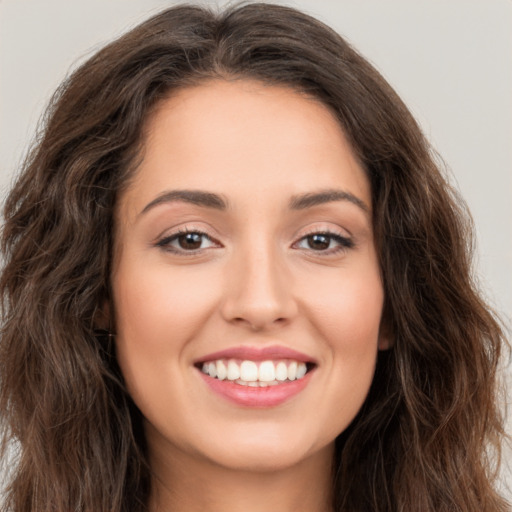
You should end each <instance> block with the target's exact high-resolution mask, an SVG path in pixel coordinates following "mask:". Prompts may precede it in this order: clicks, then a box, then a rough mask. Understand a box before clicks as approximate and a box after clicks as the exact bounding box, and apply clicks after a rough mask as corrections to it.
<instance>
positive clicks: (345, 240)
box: [292, 227, 356, 257]
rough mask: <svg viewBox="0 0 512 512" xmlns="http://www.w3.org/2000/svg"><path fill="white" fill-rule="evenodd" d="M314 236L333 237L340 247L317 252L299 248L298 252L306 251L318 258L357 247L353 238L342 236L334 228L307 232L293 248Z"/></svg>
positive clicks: (315, 229) (319, 228)
mask: <svg viewBox="0 0 512 512" xmlns="http://www.w3.org/2000/svg"><path fill="white" fill-rule="evenodd" d="M313 235H326V236H329V237H331V239H333V240H335V241H337V243H338V246H337V247H335V248H331V249H325V250H315V249H311V248H310V249H303V248H299V247H298V248H297V249H298V250H304V251H307V252H311V253H313V254H316V255H318V256H324V257H326V256H330V255H334V254H337V253H339V252H345V251H347V250H349V249H353V248H354V247H355V245H356V244H355V241H354V239H353V237H352V236H347V235H345V234H342V233H341V232H340V231H339V230H335V229H332V228H321V227H318V228H312V229H310V230H308V231H307V232H305V233H303V234H301V236H300V237H299V238H298V239H297V240H296V241H295V242H294V243H293V244H292V247H294V246H296V245H297V244H299V243H300V242H302V241H303V240H304V239H306V238H308V237H310V236H313Z"/></svg>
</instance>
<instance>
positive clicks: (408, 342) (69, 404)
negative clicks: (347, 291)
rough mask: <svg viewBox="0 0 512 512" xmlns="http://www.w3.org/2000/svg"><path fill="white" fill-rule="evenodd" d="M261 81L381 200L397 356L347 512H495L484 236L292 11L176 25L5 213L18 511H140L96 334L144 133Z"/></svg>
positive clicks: (4, 404) (78, 109)
mask: <svg viewBox="0 0 512 512" xmlns="http://www.w3.org/2000/svg"><path fill="white" fill-rule="evenodd" d="M211 79H229V80H238V79H254V80H258V81H260V82H263V83H266V84H272V85H279V86H285V87H290V88H293V89H294V90H297V91H300V92H301V93H303V94H306V95H308V96H311V97H314V98H316V99H318V100H320V101H321V102H322V103H323V104H324V105H326V106H327V107H328V108H330V109H331V110H332V111H333V112H334V114H335V115H336V116H337V118H338V120H339V122H340V125H341V126H342V128H343V130H344V131H345V133H346V135H347V137H348V139H349V141H350V143H351V145H352V148H353V150H354V151H355V152H356V154H357V155H358V156H359V158H360V161H361V162H362V164H363V166H364V168H365V170H366V172H367V175H368V178H369V180H370V183H371V190H372V202H373V224H374V231H375V239H376V246H377V250H378V254H379V261H380V266H381V271H382V275H383V281H384V289H385V309H384V321H385V323H386V326H387V328H388V329H389V331H390V332H391V333H392V336H393V339H394V346H393V348H392V349H391V350H389V351H386V352H381V353H380V354H379V357H378V361H377V367H376V374H375V377H374V382H373V384H372V387H371V389H370V392H369V395H368V397H367V399H366V401H365V403H364V405H363V407H362V409H361V411H360V412H359V413H358V415H357V417H356V418H355V420H354V421H353V422H352V424H351V425H350V427H349V428H348V429H347V430H346V431H344V432H343V433H342V434H340V436H339V437H338V439H337V440H336V460H335V465H334V466H335V471H334V472H333V488H334V496H335V498H334V504H333V507H334V510H336V511H337V512H366V511H368V510H372V511H374V512H392V511H408V512H409V511H421V512H434V511H435V512H453V511H456V510H461V511H466V512H491V511H492V512H496V511H504V510H507V504H506V502H505V500H504V499H502V498H501V497H500V496H499V495H498V493H497V492H496V491H495V490H494V479H495V477H496V470H497V465H498V461H499V454H500V440H501V438H502V436H503V434H504V432H503V418H502V416H501V413H500V409H499V407H498V405H497V404H498V394H499V393H498V392H499V387H498V384H497V382H498V380H497V369H498V363H499V360H500V349H501V348H502V347H503V346H504V344H505V340H504V337H503V334H502V331H501V330H500V325H499V322H498V321H497V320H496V318H495V316H494V315H493V313H492V312H491V311H490V310H489V308H488V307H487V306H486V304H485V303H484V302H483V301H482V299H481V297H480V296H479V293H478V291H477V288H476V286H475V284H474V282H473V280H472V273H471V254H472V242H471V223H470V221H469V216H468V215H467V212H466V211H465V207H464V206H463V203H462V202H461V200H460V199H459V198H458V197H457V195H456V193H455V192H454V191H453V190H452V189H451V188H450V186H449V185H448V183H447V181H446V179H445V177H444V176H443V173H442V172H441V170H440V169H439V165H438V164H437V163H436V159H435V157H434V156H433V152H432V151H431V149H430V147H429V144H428V142H427V141H426V139H425V138H424V136H423V135H422V133H421V131H420V129H419V127H418V125H417V123H416V122H415V120H414V119H413V117H412V116H411V114H410V113H409V111H408V110H407V108H406V107H405V106H404V104H403V103H402V101H401V100H400V99H399V98H398V96H397V95H396V94H395V92H394V91H393V90H392V89H391V87H390V86H389V85H388V84H387V83H386V81H385V80H384V79H383V78H382V77H381V76H380V74H379V73H378V72H377V71H376V70H375V69H374V68H373V67H372V66H371V65H370V64H369V63H368V62H367V61H366V60H365V59H364V58H363V57H361V56H360V55H359V54H358V53H357V52H356V51H355V50H354V49H353V48H351V46H350V45H349V44H348V43H347V42H346V41H345V40H344V39H343V38H342V37H340V36H339V35H338V34H336V33H335V32H334V31H333V30H331V29H330V28H328V27H327V26H325V25H324V24H322V23H321V22H319V21H317V20H315V19H313V18H311V17H309V16H308V15H305V14H303V13H301V12H299V11H296V10H294V9H292V8H288V7H283V6H278V5H270V4H257V3H256V4H247V5H245V4H244V5H238V6H235V7H232V8H229V9H227V10H225V11H223V12H215V11H213V10H211V9H208V8H203V7H198V6H192V5H181V6H176V7H172V8H170V9H167V10H165V11H163V12H161V13H159V14H157V15H156V16H154V17H153V18H151V19H149V20H148V21H145V22H144V23H142V24H141V25H139V26H138V27H136V28H135V29H133V30H131V31H130V32H128V33H127V34H125V35H123V36H122V37H120V38H119V39H118V40H116V41H114V42H113V43H111V44H109V45H108V46H106V47H105V48H104V49H102V50H101V51H99V52H98V53H97V54H96V55H94V56H93V57H92V58H90V59H89V60H88V61H87V62H86V63H85V64H83V65H82V66H81V67H80V68H79V69H78V70H76V71H75V72H74V73H73V74H72V75H71V76H70V77H69V78H68V79H67V80H66V81H65V82H64V83H63V84H62V86H61V87H60V89H59V90H58V91H57V93H56V94H55V96H54V97H53V99H52V101H51V104H50V106H49V108H48V111H47V114H46V117H45V119H44V125H43V129H42V130H41V131H40V134H39V136H38V140H37V142H36V144H35V146H34V148H33V150H32V151H31V153H30V154H29V156H28V157H27V159H26V162H25V164H24V167H23V169H22V171H21V173H20V175H19V176H18V178H17V181H16V183H15V185H14V187H13V189H12V191H11V193H10V195H9V196H8V199H7V201H6V204H5V208H4V217H5V224H4V227H3V232H2V239H1V243H2V250H3V254H4V257H5V266H4V269H3V273H2V275H1V279H0V290H1V297H2V307H3V320H2V331H1V345H0V376H1V377H0V379H1V383H0V385H1V388H0V411H1V417H2V427H3V446H4V457H5V456H6V453H9V452H10V453H11V454H13V455H12V457H13V462H12V464H11V470H10V475H11V480H10V483H9V485H8V487H7V490H6V494H5V502H4V504H3V508H2V510H4V511H10V512H30V511H37V512H50V511H51V512H63V511H70V510H73V511H83V512H100V511H103V512H107V511H109V512H142V511H144V510H147V501H148V496H149V492H150V485H151V473H150V468H149V466H148V463H147V457H146V448H145V441H144V434H143V431H142V428H141V415H140V412H139V411H138V410H137V408H136V407H135V406H134V404H133V403H132V401H131V400H130V397H129V396H128V394H127V393H126V391H125V388H124V385H123V379H122V376H121V374H120V371H119V368H118V366H117V363H116V359H115V351H114V347H113V344H112V343H111V340H110V338H109V336H108V335H107V334H106V333H105V332H101V331H98V329H97V319H98V314H99V312H100V311H101V307H102V305H103V304H104V303H105V301H109V300H110V297H111V293H110V268H111V257H112V246H113V240H112V237H113V232H114V217H113V210H114V207H115V205H116V197H118V194H119V192H120V191H121V190H122V189H123V187H125V186H126V184H127V183H128V182H129V180H130V178H131V177H132V176H133V175H134V173H135V172H136V169H137V159H138V156H139V155H140V152H141V147H142V132H143V128H144V123H145V120H146V119H147V117H148V115H149V113H150V111H151V110H152V109H154V108H156V107H157V106H158V103H159V102H160V101H161V100H162V99H164V98H166V97H168V96H169V94H172V92H173V91H175V90H177V89H179V88H184V87H188V86H192V85H195V84H198V83H201V82H202V81H206V80H211Z"/></svg>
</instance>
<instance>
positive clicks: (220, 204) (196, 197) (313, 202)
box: [140, 189, 369, 215]
mask: <svg viewBox="0 0 512 512" xmlns="http://www.w3.org/2000/svg"><path fill="white" fill-rule="evenodd" d="M334 201H348V202H350V203H352V204H355V205H356V206H358V207H359V208H361V209H362V210H363V211H364V212H365V213H368V211H369V208H368V206H367V205H366V204H365V203H364V201H362V200H361V199H359V198H358V197H357V196H355V195H354V194H351V193H350V192H346V191H345V190H338V189H327V190H321V191H319V192H307V193H305V194H299V195H295V196H292V198H291V199H290V203H289V207H290V209H291V210H305V209H307V208H312V207H313V206H319V205H322V204H325V203H331V202H334ZM173 202H185V203H189V204H194V205H196V206H203V207H205V208H213V209H215V210H220V211H224V210H226V209H227V208H228V201H227V200H226V199H224V198H223V197H222V196H220V195H219V194H215V193H213V192H206V191H203V190H170V191H166V192H163V193H162V194H160V195H159V196H157V197H156V198H155V199H153V200H152V201H151V202H150V203H148V204H147V205H146V206H145V207H144V209H143V210H142V211H141V212H140V215H142V214H144V213H146V212H148V211H149V210H151V209H152V208H154V207H155V206H158V205H161V204H165V203H173Z"/></svg>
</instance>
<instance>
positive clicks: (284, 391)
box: [199, 370, 313, 408]
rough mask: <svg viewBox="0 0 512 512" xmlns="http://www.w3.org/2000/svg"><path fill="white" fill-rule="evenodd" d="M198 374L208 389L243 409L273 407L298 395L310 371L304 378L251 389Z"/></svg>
mask: <svg viewBox="0 0 512 512" xmlns="http://www.w3.org/2000/svg"><path fill="white" fill-rule="evenodd" d="M199 372H200V375H201V377H202V378H203V380H204V382H206V384H207V385H208V387H209V388H210V389H211V390H212V391H213V392H214V393H216V394H218V395H220V396H221V397H223V398H225V399H227V400H229V401H231V402H234V403H235V404H237V405H242V406H245V407H257V408H265V407H275V406H277V405H280V404H282V403H284V402H286V401H288V400H290V399H291V398H293V397H294V396H296V395H298V394H299V393H300V392H301V391H302V390H303V389H304V388H305V387H306V386H307V385H308V383H309V381H310V379H311V374H312V373H313V372H312V371H310V372H308V373H306V375H305V376H304V377H302V378H301V379H298V380H293V381H291V382H284V383H282V384H277V385H275V386H266V387H262V388H260V387H251V386H243V385H241V384H236V383H235V382H231V381H228V380H220V379H214V378H213V377H210V376H209V375H206V374H205V373H203V372H201V371H200V370H199Z"/></svg>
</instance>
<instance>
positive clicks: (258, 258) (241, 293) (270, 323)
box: [221, 247, 298, 331]
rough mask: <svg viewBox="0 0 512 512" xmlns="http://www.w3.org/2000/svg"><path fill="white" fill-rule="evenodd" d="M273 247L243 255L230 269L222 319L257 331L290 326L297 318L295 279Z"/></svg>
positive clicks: (231, 264)
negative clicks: (293, 290) (294, 294)
mask: <svg viewBox="0 0 512 512" xmlns="http://www.w3.org/2000/svg"><path fill="white" fill-rule="evenodd" d="M276 252H277V251H275V250H272V248H271V247H267V248H265V247H260V248H259V249H257V250H254V247H253V249H252V250H248V251H240V253H239V254H237V255H236V257H234V258H233V261H232V262H230V265H229V269H227V273H228V277H227V279H226V280H225V289H224V300H223V304H222V307H221V309H222V316H223V317H224V319H225V320H226V321H228V322H229V323H232V324H238V325H240V326H245V327H247V328H249V329H251V330H253V331H261V330H267V329H273V328H276V327H279V326H283V325H286V324H288V323H289V322H290V321H291V320H292V319H293V318H294V317H295V315H297V310H298V307H297V303H296V301H295V299H294V297H293V293H292V288H293V287H292V278H291V272H290V270H289V268H287V266H286V262H285V261H284V259H285V258H283V256H282V255H278V254H276Z"/></svg>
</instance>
